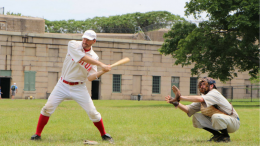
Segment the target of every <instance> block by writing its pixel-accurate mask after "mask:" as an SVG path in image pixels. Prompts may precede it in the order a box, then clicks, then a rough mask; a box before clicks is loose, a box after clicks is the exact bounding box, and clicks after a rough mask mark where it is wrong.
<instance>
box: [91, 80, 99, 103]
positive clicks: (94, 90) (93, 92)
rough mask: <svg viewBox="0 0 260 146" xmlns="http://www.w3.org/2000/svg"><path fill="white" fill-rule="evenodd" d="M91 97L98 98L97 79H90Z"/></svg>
mask: <svg viewBox="0 0 260 146" xmlns="http://www.w3.org/2000/svg"><path fill="white" fill-rule="evenodd" d="M91 95H92V96H91V98H92V100H98V98H99V80H94V81H92V86H91Z"/></svg>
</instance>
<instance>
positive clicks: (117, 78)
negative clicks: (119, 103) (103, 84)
mask: <svg viewBox="0 0 260 146" xmlns="http://www.w3.org/2000/svg"><path fill="white" fill-rule="evenodd" d="M113 92H118V93H120V92H121V75H113Z"/></svg>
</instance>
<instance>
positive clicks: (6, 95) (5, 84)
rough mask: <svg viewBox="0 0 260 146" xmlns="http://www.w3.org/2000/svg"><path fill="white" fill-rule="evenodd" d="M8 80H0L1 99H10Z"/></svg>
mask: <svg viewBox="0 0 260 146" xmlns="http://www.w3.org/2000/svg"><path fill="white" fill-rule="evenodd" d="M10 80H11V78H0V86H1V92H2V93H3V94H2V98H10V87H11V85H10V83H11V82H10Z"/></svg>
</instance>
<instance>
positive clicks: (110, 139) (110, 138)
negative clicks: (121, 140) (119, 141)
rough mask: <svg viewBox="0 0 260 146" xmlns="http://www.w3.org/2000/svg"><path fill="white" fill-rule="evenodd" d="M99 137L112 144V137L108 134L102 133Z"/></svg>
mask: <svg viewBox="0 0 260 146" xmlns="http://www.w3.org/2000/svg"><path fill="white" fill-rule="evenodd" d="M101 137H102V140H104V141H109V143H112V144H114V140H113V138H112V137H111V136H110V135H109V134H105V135H103V136H101Z"/></svg>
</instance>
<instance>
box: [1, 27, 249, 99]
mask: <svg viewBox="0 0 260 146" xmlns="http://www.w3.org/2000/svg"><path fill="white" fill-rule="evenodd" d="M69 40H81V35H68V34H45V33H28V34H26V35H24V34H23V33H22V32H9V31H0V70H11V72H12V76H11V78H12V80H11V82H12V83H14V82H16V83H17V85H18V87H19V89H20V90H18V94H17V96H16V98H25V96H27V95H28V92H26V91H23V88H24V71H36V84H35V86H36V92H30V94H35V95H34V96H35V97H36V98H46V94H47V90H48V88H49V86H50V83H49V82H48V74H49V73H57V75H58V77H60V74H61V68H62V64H63V60H64V57H65V55H66V53H67V43H68V41H69ZM161 45H162V42H155V41H140V40H123V39H108V38H100V37H98V39H97V42H96V44H94V46H93V48H94V51H96V52H97V53H98V54H99V57H100V61H102V62H104V63H106V64H113V63H114V62H116V61H117V60H118V59H120V58H118V57H115V56H118V54H119V55H120V57H121V58H124V57H129V58H130V60H131V61H130V62H129V63H127V64H125V65H121V66H117V67H115V68H113V69H112V70H111V71H110V72H109V73H106V74H104V75H103V76H102V77H101V80H100V89H99V91H100V97H99V99H103V100H107V99H127V100H128V99H129V100H130V99H131V96H133V94H132V93H133V90H134V88H135V86H133V78H134V76H141V89H140V92H141V95H142V100H164V96H166V95H171V77H172V76H174V77H180V84H179V88H180V90H181V92H182V94H183V95H189V91H190V77H191V72H190V69H191V67H192V66H189V67H183V68H182V67H181V65H178V66H173V64H174V59H172V58H171V56H164V55H160V53H159V52H158V51H157V50H158V49H159V48H160V46H161ZM55 52H56V53H55ZM136 55H137V56H139V55H141V60H138V59H136V58H135V56H136ZM158 57H159V58H161V59H160V60H158ZM98 70H100V68H98ZM113 74H121V75H122V84H121V88H122V90H121V93H114V92H112V82H113V79H112V78H113ZM153 76H161V86H160V90H161V92H160V94H153V93H152V77H153ZM201 76H206V74H203V75H201ZM245 79H249V75H248V73H246V72H245V73H241V74H238V77H237V78H235V79H234V80H232V81H230V82H228V83H226V84H224V83H221V82H220V81H217V86H232V85H237V84H239V85H240V84H241V85H242V84H244V83H245ZM55 82H56V81H55ZM87 88H88V89H89V91H90V90H91V82H88V81H87ZM241 92H244V91H242V90H241ZM240 94H242V93H238V94H237V93H234V97H236V98H243V97H240V96H239V95H240Z"/></svg>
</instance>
